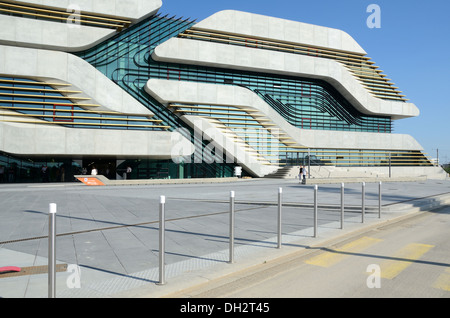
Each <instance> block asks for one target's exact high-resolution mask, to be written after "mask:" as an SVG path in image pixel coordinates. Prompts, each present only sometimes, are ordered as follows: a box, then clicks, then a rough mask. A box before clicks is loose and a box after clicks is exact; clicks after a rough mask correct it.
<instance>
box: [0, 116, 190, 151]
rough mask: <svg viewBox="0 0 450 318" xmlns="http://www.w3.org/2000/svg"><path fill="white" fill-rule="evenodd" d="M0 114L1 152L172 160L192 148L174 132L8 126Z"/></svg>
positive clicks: (21, 124) (49, 125)
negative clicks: (175, 151) (176, 150)
mask: <svg viewBox="0 0 450 318" xmlns="http://www.w3.org/2000/svg"><path fill="white" fill-rule="evenodd" d="M15 119H17V117H8V114H7V112H1V113H0V150H1V151H4V152H7V153H10V154H17V155H36V154H39V155H43V156H67V155H69V156H113V157H114V158H117V159H121V158H147V159H171V158H173V157H174V154H173V151H172V149H173V148H174V147H175V146H176V147H177V149H181V150H180V151H179V152H178V153H177V155H179V156H189V155H190V154H192V153H193V151H194V148H193V145H192V144H191V143H190V141H188V140H187V139H186V138H184V137H183V136H182V135H180V134H179V133H177V132H169V131H141V130H139V131H138V130H116V129H84V128H66V127H62V126H59V125H51V124H34V123H30V124H28V123H11V122H2V121H3V120H15Z"/></svg>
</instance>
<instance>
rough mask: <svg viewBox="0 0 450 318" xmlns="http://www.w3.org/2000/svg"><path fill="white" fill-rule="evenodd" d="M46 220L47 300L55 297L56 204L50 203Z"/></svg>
mask: <svg viewBox="0 0 450 318" xmlns="http://www.w3.org/2000/svg"><path fill="white" fill-rule="evenodd" d="M48 215H49V219H48V298H55V295H56V203H50V206H49V214H48Z"/></svg>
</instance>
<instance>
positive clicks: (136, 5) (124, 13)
mask: <svg viewBox="0 0 450 318" xmlns="http://www.w3.org/2000/svg"><path fill="white" fill-rule="evenodd" d="M27 3H30V4H38V5H47V6H51V7H54V8H58V9H64V10H66V11H68V12H70V13H72V12H73V10H70V9H68V8H69V5H70V6H71V8H72V6H74V5H77V6H78V7H79V9H80V10H81V12H90V13H94V14H95V13H97V14H102V15H104V14H106V15H113V16H117V17H121V18H124V19H127V20H131V21H132V22H133V23H135V22H137V21H139V20H142V19H143V18H145V17H147V16H150V15H153V14H155V13H156V12H157V11H158V10H159V8H160V7H161V5H162V2H161V0H128V1H118V0H114V1H112V0H107V1H102V0H95V1H94V0H88V1H86V0H70V1H69V0H57V1H51V0H35V1H27ZM114 34H117V31H116V30H114V29H108V28H101V27H94V26H86V25H73V24H70V23H64V22H60V21H46V20H39V19H27V18H22V17H15V16H7V15H2V16H1V19H0V44H5V45H14V46H22V47H31V48H41V49H50V50H60V51H65V52H76V51H82V50H85V49H88V48H90V47H93V46H94V45H96V44H98V43H100V42H102V41H104V40H105V39H107V38H109V37H111V36H113V35H114Z"/></svg>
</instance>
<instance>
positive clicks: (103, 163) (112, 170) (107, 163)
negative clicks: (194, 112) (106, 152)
mask: <svg viewBox="0 0 450 318" xmlns="http://www.w3.org/2000/svg"><path fill="white" fill-rule="evenodd" d="M94 168H95V169H97V174H101V175H104V176H105V177H107V178H108V179H111V180H113V179H116V160H115V159H83V170H84V169H86V174H91V173H92V169H94Z"/></svg>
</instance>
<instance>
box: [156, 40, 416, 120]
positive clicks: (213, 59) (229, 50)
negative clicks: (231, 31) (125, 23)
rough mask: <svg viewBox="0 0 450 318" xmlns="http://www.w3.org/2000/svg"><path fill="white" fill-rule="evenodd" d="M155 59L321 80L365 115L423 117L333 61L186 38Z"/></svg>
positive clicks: (162, 50) (160, 49) (164, 45)
mask: <svg viewBox="0 0 450 318" xmlns="http://www.w3.org/2000/svg"><path fill="white" fill-rule="evenodd" d="M152 57H153V58H154V59H155V60H157V61H163V62H173V63H185V64H191V65H205V66H210V67H222V68H231V69H237V70H247V71H253V72H261V73H272V74H280V75H290V76H298V77H304V78H316V79H321V80H324V81H326V82H328V83H330V84H331V85H333V86H334V87H335V88H336V89H337V90H338V91H339V92H340V93H341V94H342V95H343V96H344V97H345V98H346V99H347V100H348V101H349V102H350V103H351V104H352V105H353V106H354V107H355V108H356V109H358V110H359V111H361V112H362V113H364V114H368V115H382V116H390V117H391V118H393V119H400V118H407V117H415V116H418V115H419V109H418V108H417V107H416V106H415V105H414V104H412V103H404V102H394V101H387V100H382V99H379V98H376V97H374V96H373V95H371V94H370V93H369V91H367V90H366V89H365V88H364V87H363V86H362V85H361V83H360V82H359V81H358V80H357V79H356V78H355V77H354V76H353V75H352V74H351V73H350V72H349V71H348V70H347V68H346V67H345V66H344V65H342V64H340V63H339V62H336V61H334V60H330V59H325V58H319V57H311V56H304V55H298V54H291V53H285V52H276V51H269V50H259V49H254V48H248V47H240V46H234V45H227V44H222V43H212V42H206V41H196V40H190V39H182V38H171V39H169V40H168V41H166V42H164V43H162V44H160V45H158V46H157V47H156V49H155V51H154V53H153V55H152Z"/></svg>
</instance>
